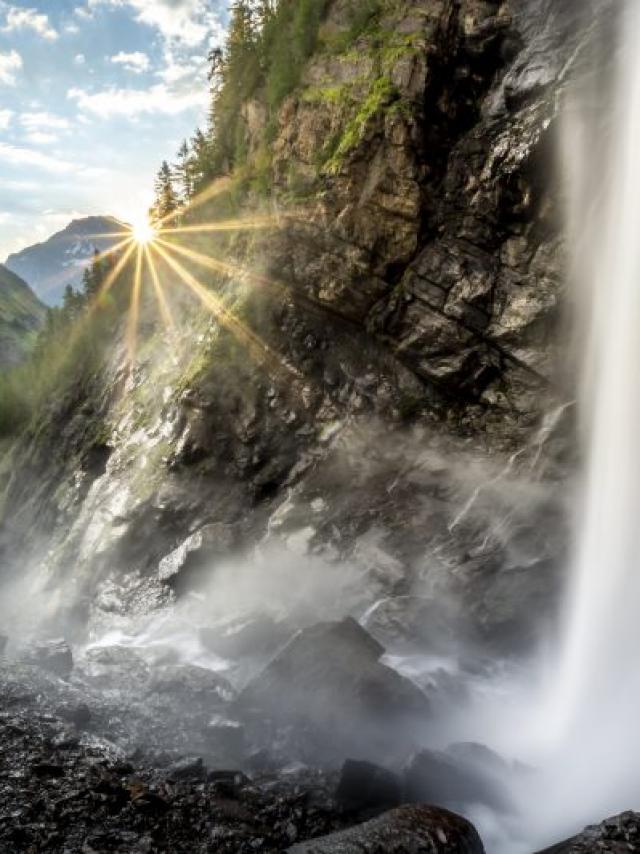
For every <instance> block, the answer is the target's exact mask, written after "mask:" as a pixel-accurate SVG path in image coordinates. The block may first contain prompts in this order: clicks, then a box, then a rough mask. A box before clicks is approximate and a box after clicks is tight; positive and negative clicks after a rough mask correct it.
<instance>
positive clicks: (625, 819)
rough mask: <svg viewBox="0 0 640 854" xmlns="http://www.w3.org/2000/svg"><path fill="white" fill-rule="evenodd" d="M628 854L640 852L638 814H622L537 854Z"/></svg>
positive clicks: (639, 814) (639, 821)
mask: <svg viewBox="0 0 640 854" xmlns="http://www.w3.org/2000/svg"><path fill="white" fill-rule="evenodd" d="M592 851H597V852H598V854H629V852H633V851H640V813H637V812H623V813H621V814H620V815H617V816H614V817H613V818H608V819H606V820H605V821H603V822H602V824H597V825H592V826H590V827H587V828H585V830H583V832H582V833H579V834H578V835H577V836H574V837H572V838H571V839H567V840H565V841H564V842H559V843H558V844H557V845H552V846H551V848H545V849H544V851H539V852H538V854H591V852H592Z"/></svg>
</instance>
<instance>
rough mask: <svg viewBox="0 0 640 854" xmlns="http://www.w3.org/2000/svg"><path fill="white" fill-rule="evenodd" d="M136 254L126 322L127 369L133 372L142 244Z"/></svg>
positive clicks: (136, 338) (138, 314)
mask: <svg viewBox="0 0 640 854" xmlns="http://www.w3.org/2000/svg"><path fill="white" fill-rule="evenodd" d="M137 250H138V251H137V254H136V269H135V274H134V277H133V287H132V288H131V303H130V306H129V317H128V322H127V359H128V362H129V369H130V370H133V368H134V365H135V360H136V350H137V347H138V321H139V319H140V291H141V289H142V250H143V246H142V244H138V247H137Z"/></svg>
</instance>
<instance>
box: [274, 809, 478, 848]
mask: <svg viewBox="0 0 640 854" xmlns="http://www.w3.org/2000/svg"><path fill="white" fill-rule="evenodd" d="M382 852H384V854H484V846H483V845H482V841H481V839H480V837H479V836H478V833H477V831H476V829H475V828H474V826H473V825H472V824H470V823H469V822H468V821H467V820H466V819H464V818H461V817H460V816H458V815H455V814H454V813H451V812H448V811H447V810H442V809H437V808H435V807H425V806H404V807H398V808H397V809H395V810H391V811H390V812H386V813H384V814H383V815H381V816H378V817H377V818H374V819H371V821H367V822H365V823H364V824H360V825H358V826H357V827H352V828H349V829H348V830H343V831H340V832H339V833H331V834H330V835H329V836H323V837H321V838H319V839H312V840H310V841H308V842H301V843H299V844H298V845H293V846H292V847H291V848H289V849H288V854H382Z"/></svg>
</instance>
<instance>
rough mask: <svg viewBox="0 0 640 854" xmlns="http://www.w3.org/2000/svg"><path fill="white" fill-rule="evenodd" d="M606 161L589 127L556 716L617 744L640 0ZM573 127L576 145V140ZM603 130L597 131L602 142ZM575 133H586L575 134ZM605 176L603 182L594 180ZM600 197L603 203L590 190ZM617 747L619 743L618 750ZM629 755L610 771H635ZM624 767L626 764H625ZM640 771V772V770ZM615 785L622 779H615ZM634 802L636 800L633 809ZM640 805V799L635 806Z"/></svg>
mask: <svg viewBox="0 0 640 854" xmlns="http://www.w3.org/2000/svg"><path fill="white" fill-rule="evenodd" d="M621 25H622V27H621V35H620V45H619V47H620V50H619V55H618V58H617V67H616V70H615V82H614V99H613V102H612V112H613V116H612V122H611V123H610V125H609V126H608V127H607V131H606V133H607V141H606V143H605V145H604V159H602V160H601V153H600V156H598V146H594V145H593V137H591V135H590V133H589V122H588V121H585V122H584V123H583V134H586V137H585V136H583V139H584V143H586V145H585V149H586V151H587V152H588V151H589V147H590V148H591V152H592V153H591V156H589V154H588V153H587V155H586V156H583V157H582V158H580V160H579V164H578V168H576V169H575V170H574V172H573V181H574V187H573V193H572V198H573V217H572V230H575V229H576V228H577V229H578V230H579V231H580V232H581V234H574V235H573V237H574V240H575V246H576V247H577V255H578V257H577V258H576V264H575V270H576V279H577V281H576V284H577V286H578V287H579V288H581V293H579V294H578V298H579V299H581V300H582V301H583V303H586V305H585V309H586V310H583V320H584V324H585V328H584V330H583V334H582V340H583V342H584V353H583V366H584V368H583V376H582V400H581V404H582V417H583V424H582V427H583V436H584V443H585V449H586V454H585V472H584V483H583V491H582V501H581V513H580V519H579V524H578V537H577V543H576V548H575V559H574V560H575V565H574V578H573V583H572V587H571V589H570V598H569V605H568V612H567V636H566V645H565V651H564V658H563V660H562V662H561V670H560V683H559V685H558V688H557V706H556V709H557V719H556V723H557V725H558V727H559V728H560V732H561V734H564V735H567V734H568V733H569V732H571V731H572V730H573V729H574V728H575V724H576V722H578V721H579V722H582V726H585V725H587V726H588V727H589V728H590V730H591V734H592V737H593V738H594V739H595V738H598V740H607V739H609V738H613V739H614V740H615V741H614V743H613V744H609V746H608V750H609V751H610V752H613V753H617V751H618V750H621V749H622V747H623V744H621V743H620V740H621V739H622V740H623V741H624V744H626V747H625V753H629V752H630V750H629V748H631V747H632V746H633V747H637V746H639V745H640V739H637V738H636V737H635V735H634V732H635V730H636V729H637V726H636V722H635V718H636V714H637V713H636V706H637V703H638V702H639V701H640V661H639V659H638V656H639V655H640V375H639V371H640V50H639V46H640V4H638V3H637V0H628V2H627V3H626V8H625V9H624V15H623V16H622V18H621ZM568 133H569V140H571V139H572V136H571V133H570V132H568ZM590 137H591V138H590ZM573 138H575V137H573ZM594 176H599V177H600V178H601V187H600V189H598V187H597V183H595V184H594V180H593V178H594ZM588 194H592V198H591V199H587V198H586V197H587V195H588ZM614 745H615V748H616V750H613V751H612V750H611V748H612V747H613V746H614ZM623 760H624V753H617V755H616V756H615V759H614V761H613V762H612V764H613V765H614V768H612V769H610V770H611V772H612V773H614V774H616V775H617V776H619V775H621V774H623V775H624V774H626V770H625V768H624V767H623V766H624V761H623ZM616 765H617V766H618V767H617V771H616V769H615V766H616ZM638 776H639V777H640V774H639V775H638ZM609 782H610V784H611V785H612V788H614V786H613V781H612V780H610V781H609ZM628 806H629V805H628ZM635 806H638V804H635Z"/></svg>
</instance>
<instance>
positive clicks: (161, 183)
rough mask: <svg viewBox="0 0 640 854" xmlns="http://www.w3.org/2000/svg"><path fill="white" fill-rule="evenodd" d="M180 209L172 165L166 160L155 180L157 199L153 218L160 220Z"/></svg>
mask: <svg viewBox="0 0 640 854" xmlns="http://www.w3.org/2000/svg"><path fill="white" fill-rule="evenodd" d="M177 209H178V198H177V195H176V192H175V190H174V187H173V175H172V173H171V167H170V166H169V164H168V163H167V161H166V160H164V161H163V162H162V166H161V167H160V169H159V171H158V175H157V177H156V182H155V201H154V204H153V207H152V209H151V212H150V213H151V214H152V217H151V218H152V220H155V221H159V220H163V219H166V218H167V217H170V216H171V214H173V213H175V212H176V211H177Z"/></svg>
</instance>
